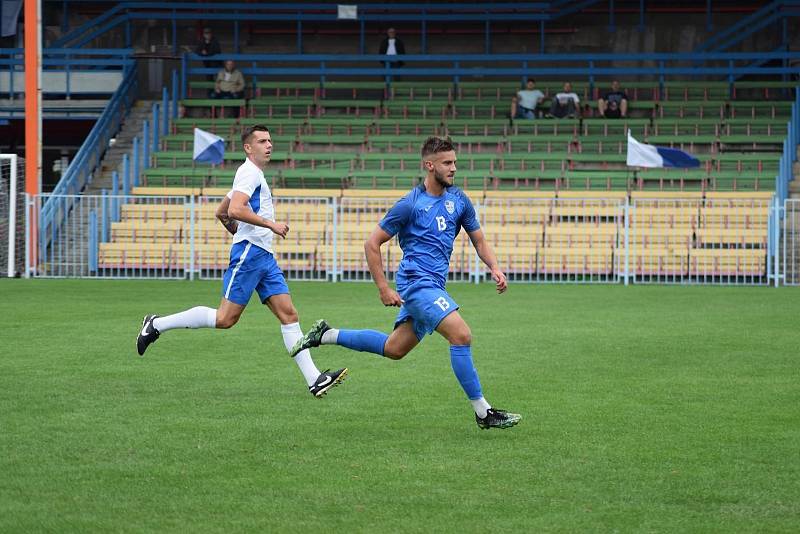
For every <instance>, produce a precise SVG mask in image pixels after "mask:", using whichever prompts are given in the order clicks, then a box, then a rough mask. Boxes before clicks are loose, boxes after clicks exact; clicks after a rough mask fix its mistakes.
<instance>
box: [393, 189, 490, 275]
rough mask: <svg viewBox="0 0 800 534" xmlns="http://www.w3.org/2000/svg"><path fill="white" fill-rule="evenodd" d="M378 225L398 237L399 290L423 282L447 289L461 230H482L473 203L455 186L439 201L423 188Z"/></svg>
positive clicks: (407, 197)
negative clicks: (454, 244) (429, 281)
mask: <svg viewBox="0 0 800 534" xmlns="http://www.w3.org/2000/svg"><path fill="white" fill-rule="evenodd" d="M379 224H380V227H381V228H383V230H384V231H385V232H386V233H387V234H389V235H392V236H393V235H397V237H398V239H399V240H400V248H401V249H402V250H403V260H402V261H401V262H400V268H399V269H398V272H397V288H398V290H400V289H402V288H403V287H405V286H407V285H408V284H412V283H414V282H416V281H417V280H419V279H421V278H427V279H429V280H431V281H433V282H434V283H435V284H436V285H438V286H439V287H442V288H444V284H445V281H446V280H447V271H448V269H449V268H450V255H451V254H452V253H453V242H454V241H455V239H456V236H457V235H458V233H459V232H460V231H461V228H462V227H463V228H464V230H466V231H467V232H474V231H475V230H478V229H480V224H479V223H478V219H477V217H476V216H475V208H474V207H473V206H472V202H471V201H470V200H469V198H468V197H467V195H465V194H464V192H463V191H461V190H460V189H459V188H457V187H455V186H453V187H448V188H447V189H445V192H444V194H442V195H441V196H438V197H436V196H432V195H429V194H428V193H427V192H426V191H425V186H424V185H420V186H419V187H416V188H414V189H413V190H412V191H411V192H410V193H408V194H407V195H406V196H404V197H403V198H401V199H400V200H398V201H397V203H396V204H395V205H394V206H392V208H391V209H390V210H389V211H388V212H387V213H386V215H385V216H384V218H383V220H381V222H380V223H379Z"/></svg>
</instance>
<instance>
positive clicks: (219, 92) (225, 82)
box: [211, 59, 244, 117]
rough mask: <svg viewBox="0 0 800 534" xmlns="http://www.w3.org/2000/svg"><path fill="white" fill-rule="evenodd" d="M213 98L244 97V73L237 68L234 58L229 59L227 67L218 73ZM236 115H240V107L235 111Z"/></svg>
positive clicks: (226, 63)
mask: <svg viewBox="0 0 800 534" xmlns="http://www.w3.org/2000/svg"><path fill="white" fill-rule="evenodd" d="M211 98H220V99H229V98H244V74H242V71H240V70H239V69H237V68H236V64H235V63H234V62H233V60H231V59H229V60H227V61H226V62H225V67H224V68H222V69H220V70H219V72H218V73H217V78H216V80H215V81H214V92H213V93H211ZM235 116H236V117H238V116H239V112H238V109H237V110H236V112H235Z"/></svg>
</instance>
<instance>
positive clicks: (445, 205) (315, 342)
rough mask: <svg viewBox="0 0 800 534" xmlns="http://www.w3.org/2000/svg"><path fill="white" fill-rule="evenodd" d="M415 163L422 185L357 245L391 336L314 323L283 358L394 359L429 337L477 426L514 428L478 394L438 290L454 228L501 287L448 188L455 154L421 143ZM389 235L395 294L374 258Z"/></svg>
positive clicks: (474, 224)
mask: <svg viewBox="0 0 800 534" xmlns="http://www.w3.org/2000/svg"><path fill="white" fill-rule="evenodd" d="M422 161H423V165H424V168H425V170H426V177H425V181H424V182H423V183H422V184H420V185H419V186H418V187H416V188H414V189H413V190H412V191H411V192H410V193H408V194H407V195H406V196H404V197H403V198H402V199H400V200H399V201H398V202H397V203H396V204H395V205H394V206H393V207H392V208H391V209H390V210H389V211H388V212H387V213H386V215H385V216H384V218H383V219H382V220H381V221H380V223H379V224H378V226H377V228H375V230H374V231H373V232H372V234H371V235H370V237H369V238H368V239H367V241H366V243H365V244H364V249H365V251H366V255H367V264H368V265H369V269H370V273H371V274H372V279H373V281H374V282H375V284H376V285H377V286H378V291H379V294H380V299H381V302H382V303H383V304H384V305H385V306H398V307H399V308H400V311H399V313H398V315H397V318H396V320H395V325H394V330H393V331H392V332H391V334H388V335H387V334H385V333H383V332H377V331H375V330H345V329H336V328H331V327H330V326H329V325H328V324H327V323H326V322H325V321H324V320H319V321H317V322H316V323H314V325H313V326H312V328H311V330H309V331H308V332H307V333H306V334H305V335H304V336H303V337H302V338H301V339H300V340H298V341H297V343H296V344H295V346H294V347H293V348H292V350H291V354H295V353H299V352H300V351H302V350H306V349H309V348H312V347H318V346H320V345H340V346H343V347H346V348H349V349H351V350H357V351H364V352H371V353H374V354H378V355H380V356H385V357H387V358H391V359H396V360H399V359H401V358H403V357H404V356H405V355H406V354H408V353H409V352H410V351H411V350H412V349H413V348H414V347H416V346H417V344H418V343H419V342H420V341H422V339H423V338H424V337H425V336H426V335H427V334H431V333H433V332H434V331H436V332H439V333H440V334H441V335H442V336H443V337H444V338H445V339H447V340H448V341H449V343H450V363H451V366H452V368H453V372H454V374H455V375H456V378H457V379H458V381H459V383H460V384H461V387H462V388H463V390H464V392H465V393H466V395H467V397H468V398H469V400H470V402H471V403H472V406H473V409H474V411H475V420H476V422H477V424H478V426H479V427H480V428H484V429H487V428H508V427H511V426H514V425H516V424H517V423H518V422H519V421H520V419H521V416H520V415H519V414H515V413H510V412H507V411H504V410H500V409H498V408H493V407H492V406H491V405H490V404H489V403H488V401H487V400H486V399H485V397H484V396H483V392H482V390H481V384H480V380H479V379H478V373H477V371H476V370H475V367H474V365H473V361H472V350H471V343H472V333H471V331H470V329H469V326H468V325H467V323H466V322H465V321H464V319H463V318H462V317H461V315H460V314H459V313H458V304H457V303H456V302H455V300H453V298H452V297H451V296H450V295H449V294H448V293H447V290H446V288H445V283H446V281H447V273H448V270H449V267H450V255H451V254H452V252H453V243H454V241H455V239H456V236H458V233H459V232H460V231H461V229H462V228H463V229H464V231H465V232H467V235H468V236H469V238H470V241H471V242H472V245H473V246H474V247H475V250H476V251H477V253H478V256H479V257H480V258H481V260H483V262H484V263H485V264H486V265H487V266H488V267H489V269H490V270H491V273H492V278H493V279H494V281H495V284H496V287H497V292H498V293H504V292H505V291H506V289H507V284H506V277H505V274H503V272H502V271H501V270H500V268H499V266H498V264H497V258H496V256H495V254H494V251H493V250H492V248H491V246H490V245H489V243H488V242H487V241H486V239H485V237H484V235H483V231H482V230H481V227H480V224H479V222H478V219H477V217H476V215H475V209H474V207H473V206H472V202H471V201H470V200H469V198H468V197H467V196H466V195H465V194H464V193H463V192H462V191H461V190H460V189H458V188H457V187H455V186H453V181H454V179H455V172H456V154H455V150H454V148H453V145H452V143H451V142H450V141H448V140H445V139H441V138H438V137H430V138H428V139H427V140H426V141H425V143H424V144H423V146H422ZM394 236H397V238H398V241H399V243H400V248H401V249H402V251H403V259H402V261H401V262H400V265H399V267H398V272H397V275H396V283H397V289H396V290H394V289H392V288H391V287H390V286H389V283H388V281H387V280H386V276H385V275H384V268H383V260H382V255H381V252H380V247H381V245H383V244H384V243H386V242H387V241H389V240H390V239H392V237H394Z"/></svg>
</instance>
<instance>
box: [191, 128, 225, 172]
mask: <svg viewBox="0 0 800 534" xmlns="http://www.w3.org/2000/svg"><path fill="white" fill-rule="evenodd" d="M224 158H225V140H224V139H223V138H221V137H220V136H218V135H214V134H212V133H210V132H206V131H205V130H201V129H200V128H195V129H194V154H192V159H193V160H195V161H204V162H206V163H212V164H214V165H219V164H220V163H222V160H223V159H224Z"/></svg>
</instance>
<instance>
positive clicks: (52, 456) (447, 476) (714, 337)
mask: <svg viewBox="0 0 800 534" xmlns="http://www.w3.org/2000/svg"><path fill="white" fill-rule="evenodd" d="M292 290H293V294H294V299H295V304H296V305H297V307H298V309H299V310H300V313H301V316H302V317H303V325H304V326H305V327H308V326H310V325H311V322H312V320H314V319H316V318H318V317H322V316H324V317H325V318H327V319H328V320H329V321H330V322H332V323H333V324H334V325H347V326H355V327H364V328H376V329H382V330H387V329H388V328H389V327H390V326H391V324H392V321H393V318H394V313H395V311H394V310H391V309H386V308H384V307H383V306H382V305H381V304H380V302H379V300H378V299H377V296H376V291H375V289H374V287H373V286H372V285H371V284H357V283H351V284H336V285H332V284H330V285H325V284H316V283H294V284H292ZM450 290H451V293H452V295H453V296H454V298H455V299H456V301H457V302H459V304H460V305H461V306H462V314H463V315H464V317H465V318H466V320H467V321H468V322H469V324H470V325H471V327H472V331H473V337H474V357H475V362H476V366H477V368H478V371H479V373H480V375H481V379H482V382H483V389H484V393H485V394H486V396H487V398H488V400H489V401H490V402H492V403H496V405H498V406H499V407H503V408H507V409H511V410H514V411H518V412H520V413H522V414H523V420H522V422H521V423H520V425H519V426H517V427H515V428H513V429H510V430H505V431H482V430H479V429H478V428H477V426H476V425H475V423H474V420H473V416H472V413H471V410H470V407H469V404H468V403H467V402H466V400H465V398H464V395H463V393H462V392H461V390H460V388H459V386H458V384H457V382H456V380H455V378H454V377H453V375H452V372H451V370H450V364H449V356H448V349H447V345H446V343H445V342H444V341H443V340H442V339H441V338H439V337H438V336H434V337H430V338H428V339H426V340H425V341H424V343H422V344H421V345H420V346H419V347H418V348H417V349H415V350H414V351H413V352H412V353H411V354H409V355H408V356H407V357H406V358H405V359H404V360H402V361H400V362H394V361H389V360H383V359H381V358H378V357H376V356H374V355H370V354H366V353H355V352H349V351H347V350H345V349H340V348H334V347H330V348H328V347H326V348H325V349H320V350H317V351H315V352H314V357H315V359H316V361H317V363H318V365H319V366H320V367H322V368H326V367H336V366H341V365H346V366H348V367H350V371H351V376H350V378H349V379H348V380H347V381H346V382H345V383H344V384H343V385H342V386H340V387H338V388H336V389H334V390H333V391H332V392H331V393H330V394H329V395H328V396H327V397H326V398H324V399H323V400H315V399H313V398H312V397H311V395H309V394H308V392H307V390H306V387H305V383H304V382H303V381H302V379H301V376H300V373H299V372H298V370H297V369H296V368H295V366H294V364H293V363H292V362H291V360H290V359H289V358H288V357H287V356H286V351H285V349H284V347H283V343H282V340H281V337H280V331H279V328H278V325H277V322H276V321H275V319H274V318H272V316H271V315H270V314H269V313H268V312H267V311H266V310H265V309H264V307H263V306H261V305H258V304H256V303H255V302H254V303H253V304H251V309H249V310H248V311H247V312H246V313H245V315H244V317H243V318H242V321H241V322H240V324H239V325H237V326H236V327H235V328H234V329H232V330H229V331H212V330H197V331H189V330H186V331H172V332H168V333H165V334H164V335H163V336H162V337H161V339H159V341H158V342H157V343H156V344H155V345H153V346H152V347H151V348H150V349H149V350H148V353H147V356H146V357H145V358H139V357H138V356H137V355H136V353H135V348H134V338H135V335H136V333H137V330H138V329H139V324H140V321H141V317H142V315H144V313H145V312H155V313H159V314H166V313H170V312H173V311H179V310H181V309H185V308H188V307H190V306H193V305H198V304H204V305H211V306H215V305H216V303H217V302H218V298H219V297H218V295H219V284H218V283H212V282H194V283H184V282H141V281H136V282H114V281H58V280H43V281H26V280H0V295H2V297H3V298H2V299H0V317H2V323H1V324H0V326H2V342H0V532H42V531H51V532H67V531H72V532H107V531H116V532H141V531H174V532H245V531H246V532H316V531H323V530H324V531H337V530H338V531H340V532H394V531H409V532H426V533H427V532H581V531H582V532H598V531H599V532H609V531H622V532H642V531H644V532H796V531H797V530H798V528H800V452H799V451H800V410H798V406H800V388H798V383H800V372H798V369H799V368H800V366H799V365H798V363H799V362H798V359H800V358H798V352H800V351H798V346H800V328H798V323H797V318H798V317H800V298H798V297H800V292H798V291H797V290H796V289H793V288H785V289H779V290H776V289H773V288H730V287H661V286H653V287H642V286H638V287H627V288H626V287H622V286H589V287H585V286H543V285H513V286H512V287H511V289H510V291H509V292H508V293H507V294H505V295H502V296H497V295H495V294H494V291H493V289H492V287H491V286H490V285H488V284H483V285H479V286H473V285H466V284H453V285H451V286H450Z"/></svg>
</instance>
